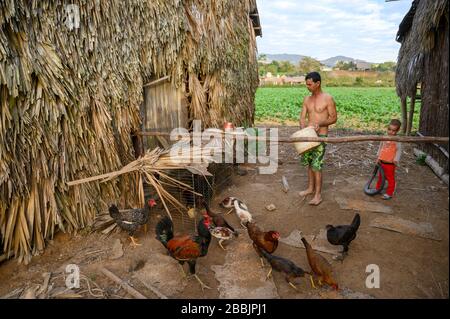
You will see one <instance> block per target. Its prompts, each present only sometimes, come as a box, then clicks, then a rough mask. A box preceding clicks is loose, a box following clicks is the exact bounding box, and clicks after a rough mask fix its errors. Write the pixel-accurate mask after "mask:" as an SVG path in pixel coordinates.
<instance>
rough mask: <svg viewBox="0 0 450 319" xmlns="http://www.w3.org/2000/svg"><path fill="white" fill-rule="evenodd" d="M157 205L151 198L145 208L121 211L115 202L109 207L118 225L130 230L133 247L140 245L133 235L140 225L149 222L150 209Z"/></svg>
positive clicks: (110, 213)
mask: <svg viewBox="0 0 450 319" xmlns="http://www.w3.org/2000/svg"><path fill="white" fill-rule="evenodd" d="M155 205H156V201H155V200H154V199H150V200H149V201H148V202H147V205H146V206H145V207H144V208H139V209H132V210H129V211H125V212H120V211H119V208H117V206H116V205H114V204H113V205H111V206H110V207H109V215H110V216H111V217H112V218H113V219H114V221H115V222H116V224H117V226H119V227H120V228H121V229H123V230H126V231H128V235H129V236H130V239H131V245H133V247H136V246H139V245H140V244H139V243H137V241H136V239H135V238H134V237H133V236H134V233H135V232H136V230H137V229H138V228H139V226H141V225H146V224H147V222H148V220H149V217H150V211H151V209H152V207H153V206H155Z"/></svg>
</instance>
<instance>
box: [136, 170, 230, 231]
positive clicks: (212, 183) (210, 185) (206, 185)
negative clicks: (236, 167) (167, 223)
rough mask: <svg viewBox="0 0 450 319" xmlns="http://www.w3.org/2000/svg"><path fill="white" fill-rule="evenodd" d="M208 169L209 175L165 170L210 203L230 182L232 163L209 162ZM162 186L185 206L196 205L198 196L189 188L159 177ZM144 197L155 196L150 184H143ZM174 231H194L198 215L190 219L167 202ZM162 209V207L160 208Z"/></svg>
mask: <svg viewBox="0 0 450 319" xmlns="http://www.w3.org/2000/svg"><path fill="white" fill-rule="evenodd" d="M208 171H209V172H210V173H211V176H203V175H197V174H193V173H191V172H190V171H189V170H187V169H175V170H169V171H167V172H165V173H166V174H167V175H168V176H169V177H171V178H174V179H176V180H178V181H180V182H182V183H184V184H187V185H189V186H190V187H192V189H193V191H194V192H195V193H199V194H202V196H203V198H204V199H205V200H206V202H207V203H208V205H210V204H211V201H212V199H213V198H214V196H216V195H218V194H219V193H220V192H221V191H222V190H223V189H224V188H226V187H227V186H228V185H230V183H231V179H232V173H233V164H224V163H210V164H209V166H208ZM160 182H161V183H163V185H164V188H165V190H166V191H167V192H169V193H170V194H171V195H172V196H173V197H175V198H176V199H177V200H178V201H179V202H180V203H181V204H183V205H184V206H186V208H191V207H196V203H197V199H198V198H199V197H200V196H199V195H196V194H194V193H192V192H191V191H189V190H185V189H182V188H179V187H176V186H172V185H166V184H164V183H166V182H168V181H165V180H164V178H161V179H160ZM144 193H145V199H146V200H148V199H149V198H150V197H152V196H155V190H154V188H153V187H152V186H151V185H144ZM167 205H168V208H169V211H170V214H171V215H172V218H173V223H174V227H175V230H176V231H180V232H183V233H195V232H196V224H197V221H198V218H199V216H196V218H194V219H191V218H189V217H188V216H187V214H186V212H180V211H179V210H178V209H177V208H176V207H175V206H173V205H171V204H169V203H167ZM162 209H164V208H162Z"/></svg>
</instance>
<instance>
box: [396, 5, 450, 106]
mask: <svg viewBox="0 0 450 319" xmlns="http://www.w3.org/2000/svg"><path fill="white" fill-rule="evenodd" d="M441 19H448V0H414V1H413V3H412V5H411V9H410V10H409V11H408V13H407V14H406V16H405V18H404V19H403V21H402V23H401V24H400V27H399V32H398V33H397V40H398V41H400V42H401V43H402V45H401V47H400V51H399V55H398V62H397V70H396V75H395V79H396V86H397V94H398V95H399V96H400V97H403V98H406V97H407V96H414V95H415V94H416V87H417V84H418V83H419V82H420V81H421V79H422V76H423V67H424V66H423V61H424V55H425V54H427V53H428V52H430V51H431V50H432V49H433V48H434V45H435V33H436V30H437V29H438V26H439V23H440V21H441Z"/></svg>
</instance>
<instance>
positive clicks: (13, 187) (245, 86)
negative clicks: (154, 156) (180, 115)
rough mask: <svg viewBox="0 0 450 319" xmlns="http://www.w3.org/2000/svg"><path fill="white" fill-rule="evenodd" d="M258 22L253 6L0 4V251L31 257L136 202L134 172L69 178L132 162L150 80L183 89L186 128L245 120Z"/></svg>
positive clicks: (221, 1) (252, 1)
mask: <svg viewBox="0 0 450 319" xmlns="http://www.w3.org/2000/svg"><path fill="white" fill-rule="evenodd" d="M258 24H259V19H258V16H257V8H256V0H244V1H235V0H210V1H203V0H185V1H180V0H174V1H162V0H151V1H150V0H147V1H137V0H132V1H127V2H123V1H117V0H114V1H110V0H99V1H80V0H75V1H64V0H55V1H50V0H43V1H27V0H16V1H1V2H0V108H1V113H0V242H2V248H3V251H4V252H5V253H12V254H14V255H15V256H16V257H18V258H19V261H25V262H27V261H29V260H30V258H31V256H32V255H33V254H37V253H39V252H41V251H42V250H43V249H44V247H45V241H46V239H48V238H50V237H52V236H53V234H54V233H55V231H56V230H57V229H61V230H63V231H75V230H78V229H81V228H83V227H86V226H88V225H89V224H90V223H91V222H92V221H93V219H94V217H95V215H96V214H97V212H99V211H101V210H105V209H106V207H107V206H106V205H107V203H108V202H110V201H115V202H120V203H122V204H123V206H127V205H128V206H136V204H137V198H136V195H135V194H136V192H134V191H130V190H133V189H135V187H136V185H135V184H134V182H135V179H134V178H132V177H133V176H124V177H121V178H120V179H117V180H115V181H111V182H107V183H102V184H99V183H88V184H83V185H79V186H75V187H70V188H69V187H68V186H67V184H66V182H67V181H70V180H76V179H79V178H83V177H88V176H93V175H98V174H102V173H107V172H111V171H114V170H117V169H118V168H121V167H122V166H124V165H126V164H127V163H129V162H130V161H132V160H134V159H135V154H134V149H133V144H132V138H131V134H132V132H134V131H137V130H140V129H141V122H142V119H141V117H140V107H141V106H142V104H143V100H144V89H143V88H144V85H145V84H146V83H149V82H152V81H155V80H157V79H160V78H166V79H168V81H169V83H170V84H171V85H172V86H173V87H175V88H182V92H183V95H184V96H183V97H184V99H185V102H186V103H185V104H184V106H185V108H186V110H185V111H186V114H187V120H188V122H187V123H186V126H189V121H192V120H193V119H201V120H203V124H204V125H205V126H216V127H218V126H221V125H222V123H223V122H224V120H230V121H233V122H234V123H236V124H238V125H239V124H242V123H244V122H246V123H252V121H253V116H254V93H255V91H256V88H257V86H258V73H257V62H256V41H255V36H256V34H255V31H256V32H257V34H260V32H261V29H260V25H258ZM0 251H1V250H0ZM0 255H1V253H0Z"/></svg>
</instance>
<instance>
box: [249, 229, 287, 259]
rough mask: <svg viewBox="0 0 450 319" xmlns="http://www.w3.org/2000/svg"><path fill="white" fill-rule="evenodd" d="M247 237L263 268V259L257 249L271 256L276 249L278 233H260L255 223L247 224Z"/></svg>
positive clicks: (272, 231)
mask: <svg viewBox="0 0 450 319" xmlns="http://www.w3.org/2000/svg"><path fill="white" fill-rule="evenodd" d="M247 231H248V236H249V237H250V239H251V240H252V241H253V248H255V251H256V253H257V254H258V256H259V258H260V259H261V264H262V266H263V267H264V259H263V256H262V255H261V252H260V251H259V249H258V248H261V249H263V250H264V251H266V252H268V253H269V254H272V253H273V252H274V251H275V250H276V249H277V247H278V239H279V238H280V233H278V232H277V231H274V230H271V231H268V232H264V231H262V230H261V229H260V228H259V227H258V226H257V225H256V223H255V222H247Z"/></svg>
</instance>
